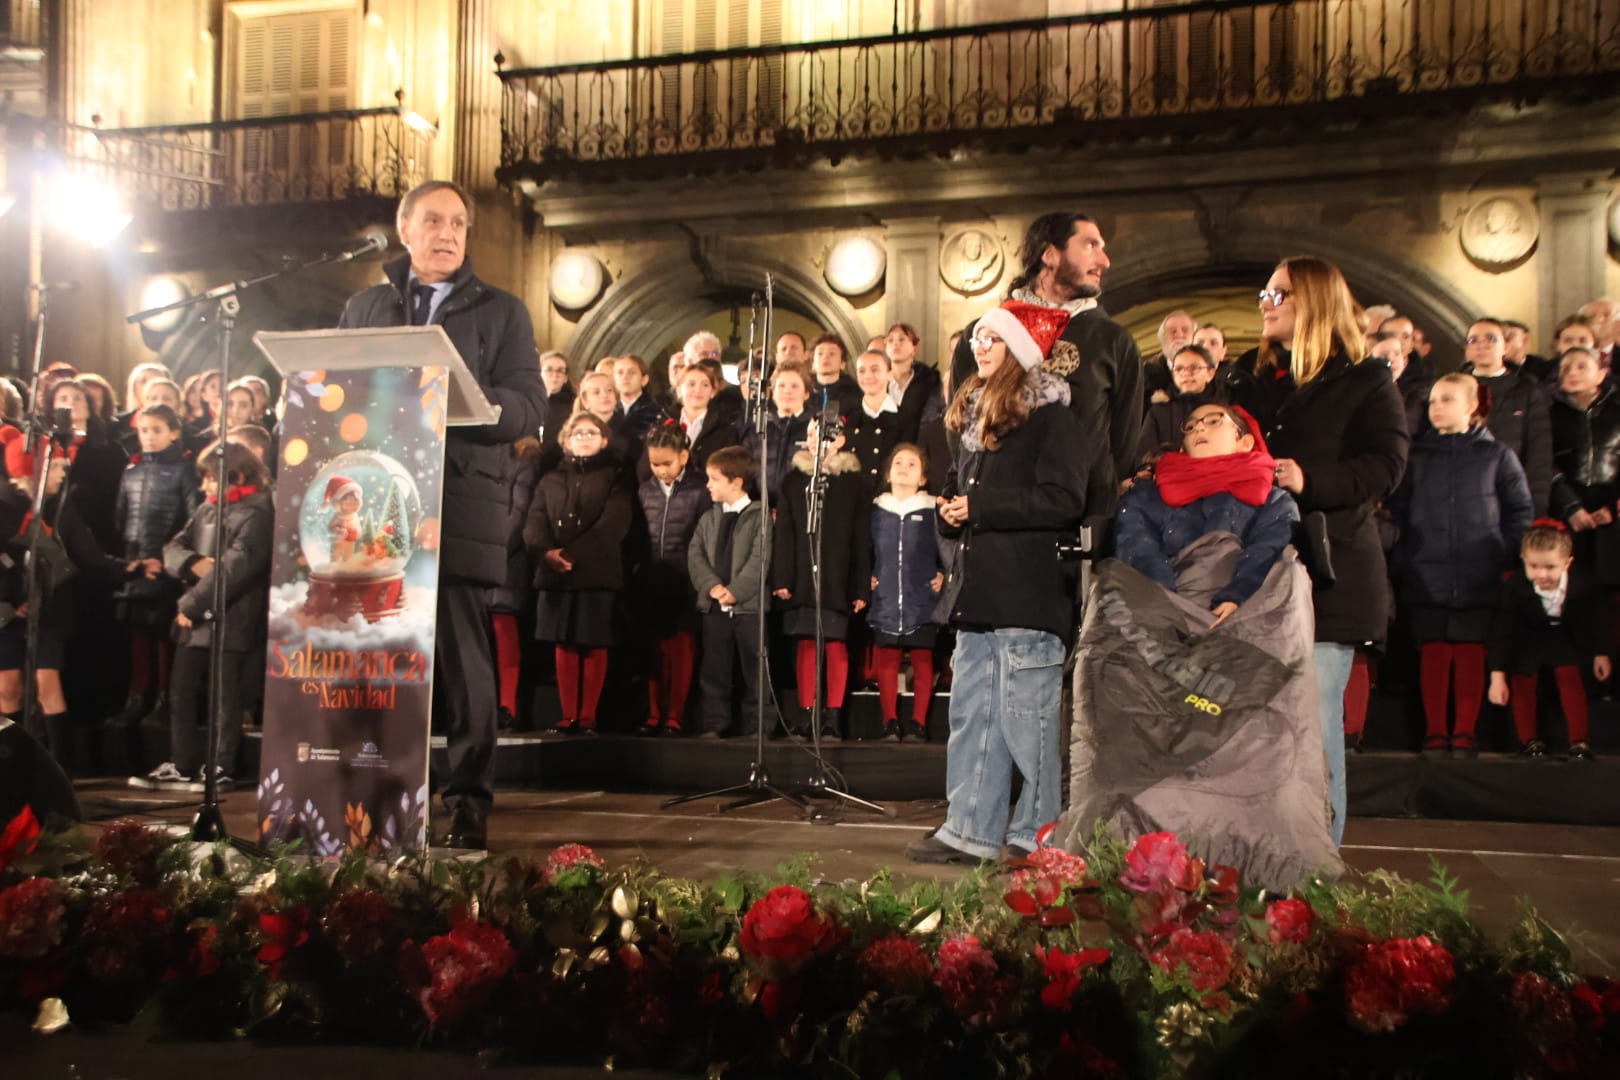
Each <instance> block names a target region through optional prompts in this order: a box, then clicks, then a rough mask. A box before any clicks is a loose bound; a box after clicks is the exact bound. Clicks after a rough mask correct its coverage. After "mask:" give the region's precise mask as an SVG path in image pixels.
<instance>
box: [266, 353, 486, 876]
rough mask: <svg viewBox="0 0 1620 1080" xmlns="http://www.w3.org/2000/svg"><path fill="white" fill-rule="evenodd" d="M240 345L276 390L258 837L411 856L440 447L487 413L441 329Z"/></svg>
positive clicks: (419, 792)
mask: <svg viewBox="0 0 1620 1080" xmlns="http://www.w3.org/2000/svg"><path fill="white" fill-rule="evenodd" d="M253 342H254V344H255V345H256V346H258V348H259V350H260V351H261V352H262V353H263V354H264V356H265V357H266V359H268V360H269V362H270V364H271V366H273V367H274V368H275V369H276V371H278V372H279V373H280V374H281V375H282V377H283V380H284V383H283V391H282V425H281V441H280V445H279V448H278V450H277V460H276V469H275V474H276V491H275V507H276V525H275V546H274V551H273V555H272V559H271V570H270V616H269V625H268V628H267V631H268V632H267V641H266V655H265V694H264V741H263V751H262V755H261V760H260V777H259V785H258V798H259V813H258V820H259V834H260V836H259V838H260V840H261V841H275V840H282V841H292V840H296V841H299V842H301V844H302V846H303V850H305V851H307V852H310V853H313V854H318V855H323V856H332V855H337V854H341V853H343V852H345V851H349V850H356V849H359V850H364V851H370V852H374V853H378V854H387V853H391V852H396V851H406V850H420V849H421V848H423V847H425V846H426V844H427V820H428V799H429V794H428V737H429V720H430V716H431V712H432V700H433V656H434V632H435V609H436V604H437V590H438V572H439V560H438V542H439V531H440V530H439V514H440V508H441V501H442V500H441V494H442V490H443V481H444V441H445V436H446V430H447V428H449V427H452V426H462V425H481V424H490V423H494V422H495V421H496V420H497V419H498V418H499V416H500V410H499V408H498V407H497V406H495V405H493V404H491V403H490V401H489V400H488V399H487V398H486V397H485V395H484V393H483V391H482V390H481V389H480V387H479V386H478V382H477V380H476V379H475V378H474V377H473V375H472V373H471V372H470V371H469V370H468V369H467V366H466V364H465V362H464V361H463V360H462V358H461V356H460V354H459V353H458V352H457V351H456V349H455V346H454V345H452V344H451V342H450V339H449V337H448V336H446V334H445V333H444V330H443V328H441V327H439V326H420V327H399V328H392V329H390V328H381V329H359V330H314V331H307V332H296V333H284V332H271V331H261V332H259V333H257V334H255V335H254V337H253Z"/></svg>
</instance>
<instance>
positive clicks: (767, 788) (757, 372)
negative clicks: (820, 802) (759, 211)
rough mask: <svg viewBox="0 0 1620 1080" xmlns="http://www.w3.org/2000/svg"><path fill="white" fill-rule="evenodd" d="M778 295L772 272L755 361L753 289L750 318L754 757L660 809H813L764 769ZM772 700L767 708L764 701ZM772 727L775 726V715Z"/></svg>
mask: <svg viewBox="0 0 1620 1080" xmlns="http://www.w3.org/2000/svg"><path fill="white" fill-rule="evenodd" d="M773 303H774V296H773V283H772V280H771V275H769V274H766V275H765V296H764V299H763V305H764V309H765V320H764V322H765V326H764V331H765V333H764V345H763V347H761V348H760V349H759V353H758V361H757V365H756V362H755V352H754V348H755V345H754V341H755V338H754V329H755V326H756V321H757V319H758V316H759V312H760V306H761V298H760V296H759V294H758V293H755V294H754V303H753V311H752V312H751V314H750V315H749V318H748V359H749V367H750V369H751V370H750V373H749V376H748V379H749V387H750V389H751V390H752V392H753V393H752V397H751V398H750V399H749V403H748V404H749V413H750V416H751V418H752V421H753V424H754V430H755V431H756V432H757V433H758V434H759V461H760V468H761V470H762V474H761V476H760V478H759V503H760V506H759V539H758V541H757V542H756V546H757V547H758V550H759V552H760V558H761V559H763V560H764V563H765V567H766V572H765V575H764V576H763V577H762V578H761V579H760V582H761V583H760V594H759V605H758V606H759V610H758V612H756V614H755V630H756V632H757V633H758V635H759V636H758V639H757V643H758V646H759V657H758V666H757V668H756V671H755V676H754V679H755V683H754V760H753V761H752V762H751V763H750V764H749V766H748V779H747V780H745V781H743V782H742V783H740V784H732V785H731V786H730V787H723V788H718V789H716V790H714V791H704V792H699V793H697V794H695V795H677V796H676V797H675V798H673V799H665V800H664V801H663V802H662V803H660V804H659V806H660V808H661V809H664V810H668V809H669V808H670V807H672V806H680V805H681V804H682V803H689V802H697V801H699V800H701V799H724V798H728V797H730V796H733V795H735V796H739V797H738V798H736V799H735V800H733V801H732V802H729V803H725V804H724V805H722V806H721V807H720V812H721V813H722V814H723V813H725V812H727V811H728V810H740V809H742V808H743V807H745V806H758V805H759V804H760V803H767V802H775V801H776V800H777V799H781V800H782V801H783V802H788V803H792V804H793V805H794V806H796V807H798V808H799V809H800V810H802V811H804V812H805V813H809V812H810V809H811V808H810V804H809V803H808V802H806V801H805V799H804V797H803V796H802V795H797V794H794V793H793V792H789V791H786V790H784V789H782V788H779V787H776V786H775V785H774V784H772V783H771V778H770V775H769V773H767V772H766V769H765V728H766V724H765V718H766V716H767V715H769V714H770V713H771V712H773V711H774V707H775V704H776V694H775V692H774V691H773V690H772V689H771V668H770V657H769V656H768V655H767V654H766V651H765V609H766V607H767V602H768V599H769V596H770V592H769V589H768V588H767V586H766V585H765V582H767V581H769V580H770V569H769V568H770V565H771V486H770V481H769V479H768V478H767V477H766V476H764V475H763V470H764V469H766V468H768V466H769V462H770V460H771V457H770V446H769V439H770V436H769V432H770V425H769V424H768V423H767V422H766V419H767V417H768V415H769V411H770V404H769V401H768V398H769V396H770V395H769V392H768V391H769V387H770V381H769V380H768V379H766V378H765V366H766V363H767V362H768V356H767V354H768V352H769V350H770V347H771V314H772V310H773ZM767 700H769V703H770V705H769V707H768V706H767V704H766V702H767ZM771 726H772V727H774V726H775V723H774V718H773V722H772V725H771Z"/></svg>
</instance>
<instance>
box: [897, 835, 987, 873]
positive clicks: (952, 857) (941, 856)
mask: <svg viewBox="0 0 1620 1080" xmlns="http://www.w3.org/2000/svg"><path fill="white" fill-rule="evenodd" d="M906 858H908V859H910V860H911V861H912V862H914V863H930V864H933V865H936V866H977V865H979V863H980V862H981V861H982V860H981V859H980V858H979V857H978V856H977V855H969V854H968V853H967V852H965V851H961V850H959V849H957V848H953V847H951V845H949V844H947V843H946V842H945V841H943V840H941V839H940V838H939V837H938V836H936V835H935V834H934V833H929V834H928V835H927V836H925V837H923V838H922V839H920V840H913V841H912V842H911V843H910V844H908V845H907V846H906Z"/></svg>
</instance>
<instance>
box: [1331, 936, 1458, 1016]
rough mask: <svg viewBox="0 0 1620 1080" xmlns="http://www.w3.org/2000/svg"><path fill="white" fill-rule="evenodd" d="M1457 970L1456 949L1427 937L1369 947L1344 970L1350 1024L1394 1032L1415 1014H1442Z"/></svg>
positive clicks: (1364, 948)
mask: <svg viewBox="0 0 1620 1080" xmlns="http://www.w3.org/2000/svg"><path fill="white" fill-rule="evenodd" d="M1455 974H1456V973H1455V971H1454V970H1453V967H1452V961H1451V953H1449V952H1447V951H1446V948H1445V946H1443V945H1440V944H1437V943H1436V942H1433V941H1430V940H1429V939H1428V937H1427V936H1423V937H1415V938H1392V939H1391V940H1389V941H1375V942H1372V943H1370V944H1367V945H1364V946H1362V947H1361V955H1360V958H1359V959H1358V960H1357V961H1355V962H1354V963H1353V964H1352V965H1351V967H1350V970H1349V971H1348V972H1346V973H1345V979H1344V997H1345V1006H1346V1008H1347V1010H1348V1012H1349V1018H1350V1022H1351V1023H1352V1024H1354V1025H1355V1026H1356V1027H1358V1028H1360V1029H1361V1030H1362V1031H1366V1032H1372V1033H1376V1032H1380V1031H1394V1030H1395V1029H1396V1028H1398V1027H1400V1026H1401V1025H1402V1024H1404V1023H1406V1020H1407V1018H1408V1017H1409V1016H1410V1015H1411V1014H1412V1013H1439V1012H1443V1011H1444V1010H1445V1009H1446V1008H1447V1006H1448V1005H1449V1004H1450V991H1451V982H1452V979H1453V978H1454V977H1455Z"/></svg>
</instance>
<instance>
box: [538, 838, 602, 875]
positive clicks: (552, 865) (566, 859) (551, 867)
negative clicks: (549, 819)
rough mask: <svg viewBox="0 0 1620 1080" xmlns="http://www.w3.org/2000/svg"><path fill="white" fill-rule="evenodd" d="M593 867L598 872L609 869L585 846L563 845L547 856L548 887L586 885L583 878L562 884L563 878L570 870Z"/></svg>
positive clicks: (546, 873)
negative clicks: (560, 879)
mask: <svg viewBox="0 0 1620 1080" xmlns="http://www.w3.org/2000/svg"><path fill="white" fill-rule="evenodd" d="M582 867H591V868H593V869H596V870H605V869H607V863H605V862H603V861H602V859H601V857H600V856H598V855H597V854H596V852H594V851H592V850H591V849H590V848H588V847H586V846H585V845H584V844H563V845H562V846H561V847H558V848H556V849H554V850H553V851H552V852H551V854H550V855H547V856H546V870H545V879H546V884H547V885H565V884H584V878H583V877H582V878H581V879H580V880H579V881H577V882H561V881H559V880H558V879H559V878H561V877H562V876H563V875H564V874H566V873H567V872H568V871H570V870H574V869H578V868H582Z"/></svg>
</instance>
